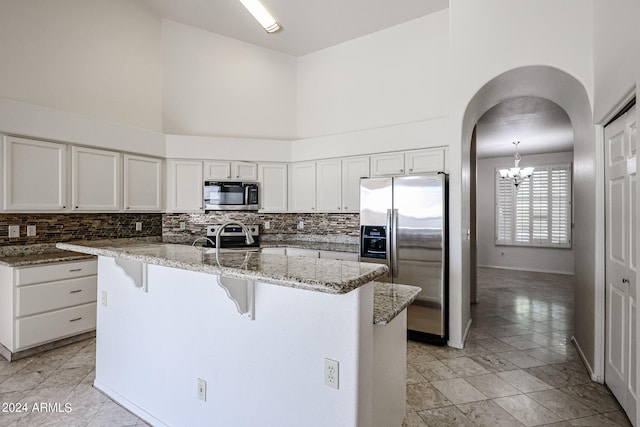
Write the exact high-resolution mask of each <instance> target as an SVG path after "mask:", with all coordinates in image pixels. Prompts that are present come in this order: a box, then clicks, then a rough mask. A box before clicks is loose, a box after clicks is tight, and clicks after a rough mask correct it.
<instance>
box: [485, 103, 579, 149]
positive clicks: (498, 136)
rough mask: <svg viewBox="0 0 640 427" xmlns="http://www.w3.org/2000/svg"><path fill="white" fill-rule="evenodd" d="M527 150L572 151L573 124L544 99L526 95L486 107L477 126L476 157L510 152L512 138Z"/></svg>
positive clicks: (558, 109) (559, 110)
mask: <svg viewBox="0 0 640 427" xmlns="http://www.w3.org/2000/svg"><path fill="white" fill-rule="evenodd" d="M513 141H520V145H519V146H518V151H519V152H520V154H522V155H523V156H524V155H526V154H542V153H559V152H563V151H573V127H572V125H571V121H570V120H569V116H568V115H567V113H566V112H565V111H564V110H563V109H562V108H561V107H560V106H559V105H558V104H556V103H554V102H551V101H549V100H547V99H543V98H536V97H532V96H525V97H519V98H512V99H508V100H506V101H503V102H501V103H500V104H498V105H496V106H495V107H493V108H491V109H490V110H489V111H487V112H486V113H485V114H484V115H483V116H482V117H480V120H478V126H477V128H476V147H477V153H478V157H480V158H485V157H501V156H512V155H513V154H514V152H515V151H514V147H513V144H512V142H513Z"/></svg>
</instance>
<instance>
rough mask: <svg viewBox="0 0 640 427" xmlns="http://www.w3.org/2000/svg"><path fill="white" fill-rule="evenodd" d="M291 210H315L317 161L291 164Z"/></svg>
mask: <svg viewBox="0 0 640 427" xmlns="http://www.w3.org/2000/svg"><path fill="white" fill-rule="evenodd" d="M289 179H290V187H289V188H290V189H291V197H290V199H289V200H290V203H291V210H292V211H294V212H314V211H315V210H316V162H304V163H293V164H291V174H290V175H289Z"/></svg>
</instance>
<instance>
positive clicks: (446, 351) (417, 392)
mask: <svg viewBox="0 0 640 427" xmlns="http://www.w3.org/2000/svg"><path fill="white" fill-rule="evenodd" d="M479 276H480V293H479V295H480V303H479V304H477V305H474V306H472V317H473V319H474V321H473V326H472V328H471V331H470V334H469V339H468V341H467V345H466V346H465V348H464V349H463V350H456V349H452V348H448V347H434V346H430V345H426V344H421V343H415V342H412V341H410V342H409V344H408V362H409V363H408V368H407V403H408V405H407V417H406V419H405V423H404V425H405V426H477V425H487V426H521V425H528V426H533V425H544V424H549V425H554V426H559V427H561V426H608V425H612V426H613V425H624V426H628V425H630V424H629V422H628V420H627V419H626V417H625V415H624V414H623V413H622V412H621V410H620V407H619V406H618V404H617V402H616V401H615V400H614V399H613V397H612V396H611V394H610V393H609V391H608V390H607V388H606V387H604V386H603V385H601V384H597V383H594V382H592V381H591V380H590V378H589V376H588V375H587V373H586V370H585V368H584V366H583V365H582V363H581V361H580V358H579V357H578V355H577V353H576V351H575V349H574V347H573V346H572V344H571V342H570V337H571V334H572V331H573V289H572V277H568V276H560V275H551V274H540V273H525V272H513V271H506V270H494V269H481V270H480V274H479ZM94 368H95V340H93V339H91V340H86V341H82V342H79V343H75V344H71V345H68V346H66V347H63V348H59V349H56V350H52V351H48V352H46V353H42V354H40V355H38V356H33V357H29V358H26V359H22V360H18V361H15V362H11V363H9V362H7V361H6V360H4V359H2V358H0V405H3V404H4V403H15V402H21V403H22V404H26V405H27V411H26V412H15V411H13V412H2V410H3V407H1V406H0V426H2V427H5V426H7V427H9V426H16V427H25V426H26V427H30V426H64V427H67V426H105V427H121V426H144V425H146V424H145V423H144V422H143V421H141V420H139V419H138V418H137V417H135V416H134V415H132V414H131V413H129V412H128V411H126V410H125V409H123V408H121V407H120V406H118V405H117V404H115V403H114V402H112V401H111V400H110V399H109V398H107V397H106V396H105V395H103V394H102V393H100V392H99V391H97V390H95V389H94V388H93V387H92V386H91V384H92V382H93V379H94ZM40 403H48V404H53V405H52V407H51V408H48V409H49V410H43V411H40V412H38V411H34V410H33V405H34V404H38V405H39V404H40ZM56 403H57V404H58V406H57V407H56V406H55V404H56ZM65 404H69V407H70V411H69V412H65V406H64V405H65ZM6 409H9V408H6ZM14 409H15V408H14ZM330 427H332V426H330Z"/></svg>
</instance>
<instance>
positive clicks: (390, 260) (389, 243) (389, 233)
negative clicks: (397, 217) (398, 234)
mask: <svg viewBox="0 0 640 427" xmlns="http://www.w3.org/2000/svg"><path fill="white" fill-rule="evenodd" d="M392 218H393V212H392V210H391V209H387V247H386V250H387V267H389V272H388V273H387V275H388V276H389V278H390V279H393V255H392V252H391V250H392V248H393V242H392V241H391V240H392V239H393V231H392V229H393V223H392V221H391V220H392ZM392 282H393V280H392Z"/></svg>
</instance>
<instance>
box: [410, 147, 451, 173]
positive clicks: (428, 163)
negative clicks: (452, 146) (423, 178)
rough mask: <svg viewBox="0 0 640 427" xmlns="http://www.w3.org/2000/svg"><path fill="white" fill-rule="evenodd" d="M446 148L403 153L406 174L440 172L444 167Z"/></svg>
mask: <svg viewBox="0 0 640 427" xmlns="http://www.w3.org/2000/svg"><path fill="white" fill-rule="evenodd" d="M445 154H446V148H430V149H427V150H418V151H408V152H407V153H405V165H406V168H407V173H408V174H420V173H430V172H442V171H445V170H446V167H445V165H446V164H445Z"/></svg>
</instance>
